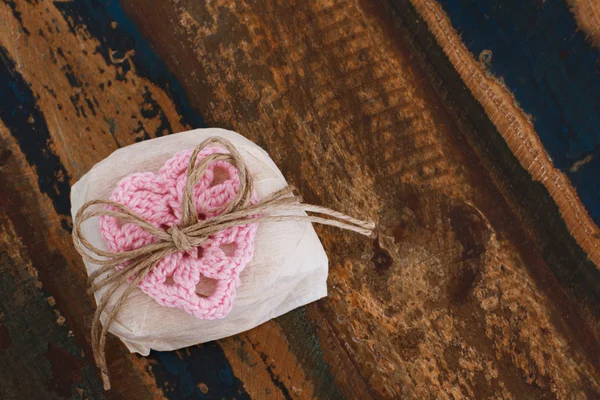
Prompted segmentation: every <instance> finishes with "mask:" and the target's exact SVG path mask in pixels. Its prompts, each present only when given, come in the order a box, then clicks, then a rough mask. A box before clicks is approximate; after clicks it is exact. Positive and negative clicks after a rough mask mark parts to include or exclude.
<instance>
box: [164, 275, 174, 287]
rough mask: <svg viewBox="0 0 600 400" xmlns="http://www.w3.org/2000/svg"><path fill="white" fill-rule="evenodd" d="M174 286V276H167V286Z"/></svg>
mask: <svg viewBox="0 0 600 400" xmlns="http://www.w3.org/2000/svg"><path fill="white" fill-rule="evenodd" d="M174 284H175V281H174V280H173V275H169V276H167V278H166V279H165V285H167V286H173V285H174Z"/></svg>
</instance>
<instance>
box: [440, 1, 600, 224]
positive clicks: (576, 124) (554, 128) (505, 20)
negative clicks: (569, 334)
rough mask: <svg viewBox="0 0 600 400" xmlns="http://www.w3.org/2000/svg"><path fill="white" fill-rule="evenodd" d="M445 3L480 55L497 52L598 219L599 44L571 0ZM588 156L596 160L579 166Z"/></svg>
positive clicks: (496, 62) (510, 82) (496, 60)
mask: <svg viewBox="0 0 600 400" xmlns="http://www.w3.org/2000/svg"><path fill="white" fill-rule="evenodd" d="M440 4H441V5H442V7H443V8H444V10H445V11H446V13H447V14H448V16H449V17H450V20H451V21H452V25H453V26H454V27H455V28H456V29H457V31H458V33H459V34H460V35H461V37H462V39H463V41H464V43H465V44H466V46H467V47H468V49H469V50H470V51H471V53H472V54H473V55H474V56H475V58H477V57H478V55H479V54H480V53H481V52H482V51H484V50H491V51H492V57H491V60H490V61H489V63H487V65H488V68H489V69H490V70H491V71H492V72H493V73H494V74H495V75H496V76H498V77H500V78H502V79H503V80H504V82H505V83H506V85H507V87H508V88H509V89H510V91H511V92H512V93H513V94H514V95H515V98H516V100H517V101H518V103H519V105H520V106H521V107H522V108H523V110H524V111H525V112H526V113H528V114H530V115H531V116H532V117H533V123H534V126H535V129H536V131H537V133H538V135H539V136H540V139H541V141H542V143H543V144H544V146H545V148H546V150H547V152H548V154H549V155H550V157H551V158H552V161H553V162H554V165H555V166H556V167H557V168H559V169H560V170H561V171H563V172H564V173H565V174H566V175H567V176H568V177H569V179H570V180H571V182H572V183H573V186H574V187H575V189H576V190H577V193H578V194H579V197H580V198H581V201H582V202H583V204H584V205H585V207H586V208H587V209H588V212H589V213H590V215H591V217H592V219H594V221H595V222H596V223H597V224H599V225H600V50H599V49H597V48H595V47H593V46H592V45H591V44H590V43H589V42H587V41H586V40H585V34H584V33H583V32H581V31H578V29H577V24H576V21H575V19H574V16H573V14H572V13H571V12H570V10H569V8H568V5H567V2H565V1H561V0H546V1H543V2H542V1H518V0H507V1H502V2H500V1H493V0H440ZM588 156H591V160H589V161H588V162H587V163H585V164H581V165H580V166H579V167H578V168H574V166H575V165H576V163H577V162H578V161H581V160H583V159H585V158H586V157H588ZM588 159H589V158H588Z"/></svg>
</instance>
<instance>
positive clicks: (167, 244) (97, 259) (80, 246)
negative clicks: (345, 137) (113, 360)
mask: <svg viewBox="0 0 600 400" xmlns="http://www.w3.org/2000/svg"><path fill="white" fill-rule="evenodd" d="M211 144H218V145H220V146H222V147H224V148H225V149H227V151H228V152H229V153H214V154H211V155H208V156H206V157H205V158H203V159H201V160H199V161H198V162H196V159H197V157H198V154H199V153H200V151H201V150H202V149H204V148H205V147H206V146H209V145H211ZM219 160H224V161H227V162H229V163H230V164H232V165H233V166H234V167H235V168H237V170H238V176H239V180H240V186H239V190H238V192H237V194H236V196H235V197H234V199H233V201H231V202H230V203H229V204H227V205H226V206H224V208H223V209H222V210H219V211H220V213H219V214H218V215H216V216H214V217H213V218H210V219H206V220H198V215H197V214H196V205H195V202H194V198H193V189H194V186H195V185H196V183H197V182H198V181H199V180H200V179H201V178H202V176H203V175H204V173H205V171H206V168H207V167H208V165H209V164H210V163H212V162H215V161H219ZM186 179H187V180H186V184H185V188H184V192H183V199H182V203H181V208H182V217H181V224H180V225H179V226H173V227H171V228H170V229H169V230H168V231H164V230H162V229H159V228H157V227H155V226H154V225H152V224H151V223H149V222H148V221H146V220H144V219H143V218H141V217H140V216H138V215H137V214H135V213H133V212H132V211H131V210H129V209H128V208H127V207H125V206H123V205H122V204H119V203H116V202H114V201H108V200H92V201H89V202H87V203H85V204H84V205H83V206H82V207H81V208H80V209H79V211H78V212H77V215H76V217H75V223H74V226H73V243H74V245H75V249H76V250H77V251H78V252H79V253H80V254H81V256H82V257H83V258H84V259H85V260H87V261H90V262H92V263H94V264H97V265H100V268H98V269H97V270H96V271H94V272H93V273H91V274H90V276H89V285H90V288H89V289H88V293H90V294H93V293H94V292H96V291H98V290H101V289H105V288H106V292H105V293H104V295H103V296H102V297H101V298H100V301H98V304H97V308H96V312H95V313H94V318H93V321H92V351H93V354H94V359H95V361H96V364H97V365H98V368H99V369H100V373H101V375H102V381H103V384H104V389H105V390H109V389H110V380H109V376H108V367H107V365H106V355H105V346H106V335H107V333H108V329H109V327H110V325H111V323H112V322H113V321H114V320H115V318H116V316H117V314H118V313H119V311H120V309H121V307H122V306H123V304H124V302H125V301H126V300H127V298H128V296H129V295H130V294H131V293H132V292H133V290H134V289H135V288H136V287H137V286H138V284H139V283H140V282H141V281H142V280H143V279H144V277H146V276H147V275H148V273H149V272H150V271H151V270H152V269H153V268H154V267H155V266H156V264H157V263H158V262H159V261H160V260H161V259H163V258H164V257H166V256H168V255H170V254H173V253H176V252H180V251H188V250H191V249H192V248H195V247H198V246H201V245H202V244H204V243H205V242H207V241H208V239H209V237H210V235H213V234H215V233H217V232H220V231H222V230H224V229H226V228H229V227H232V226H238V225H247V224H251V223H256V222H272V221H280V222H285V221H306V222H315V223H319V224H324V225H331V226H336V227H338V228H342V229H347V230H351V231H354V232H357V233H360V234H362V235H365V236H371V235H372V234H373V230H374V229H375V224H374V223H373V222H367V221H361V220H358V219H355V218H352V217H349V216H347V215H345V214H342V213H339V212H337V211H333V210H330V209H327V208H324V207H319V206H314V205H310V204H304V203H302V199H301V198H300V197H298V196H295V195H294V194H293V187H291V186H287V187H285V188H284V189H281V190H279V191H277V192H275V193H273V194H272V195H270V196H268V197H266V198H265V199H262V200H261V201H259V202H258V203H256V204H251V203H250V199H251V196H252V193H253V191H254V183H253V180H252V176H251V175H250V173H249V172H248V170H247V169H246V165H245V164H244V162H243V160H242V158H241V156H240V154H239V153H238V151H237V150H236V148H235V147H234V146H233V145H232V144H231V143H230V142H229V141H227V140H225V139H223V138H219V137H212V138H209V139H207V140H205V141H203V142H202V143H201V144H200V145H198V146H197V147H196V149H195V150H194V152H193V153H192V155H191V157H190V162H189V165H188V169H187V174H186ZM96 205H104V206H105V207H103V208H99V209H96V210H91V209H90V208H91V207H93V206H96ZM106 206H109V207H106ZM293 211H305V212H312V213H316V214H321V215H323V216H328V217H330V218H331V219H329V218H323V217H319V216H314V215H293V214H292V215H285V213H286V212H293ZM273 213H277V214H279V215H272V214H273ZM102 215H107V216H110V217H113V218H117V219H119V220H120V221H121V222H122V223H129V224H134V225H137V226H139V227H140V228H142V229H143V230H145V231H146V232H148V233H150V234H152V235H153V236H155V237H156V238H157V241H155V242H154V243H151V244H148V245H145V246H143V247H140V248H137V249H134V250H129V251H123V252H110V251H105V250H102V249H100V248H98V247H96V246H94V245H93V244H91V243H90V242H89V241H88V240H87V239H86V238H85V237H84V236H83V235H82V233H81V225H82V224H83V223H84V222H85V221H87V220H89V219H90V218H94V217H98V216H102ZM117 267H119V269H117ZM107 273H108V275H107V276H105V274H107ZM102 276H104V277H103V278H102V279H99V278H100V277H102ZM123 285H125V286H126V288H125V291H124V292H123V293H122V294H120V295H119V296H118V297H117V300H116V302H115V304H114V307H113V308H112V309H110V310H108V311H107V315H106V320H105V323H104V324H101V323H100V316H101V315H102V313H103V312H104V311H105V310H106V307H107V305H108V304H109V300H110V299H111V298H112V297H113V296H114V295H115V293H116V292H117V290H118V289H119V288H120V287H121V286H123Z"/></svg>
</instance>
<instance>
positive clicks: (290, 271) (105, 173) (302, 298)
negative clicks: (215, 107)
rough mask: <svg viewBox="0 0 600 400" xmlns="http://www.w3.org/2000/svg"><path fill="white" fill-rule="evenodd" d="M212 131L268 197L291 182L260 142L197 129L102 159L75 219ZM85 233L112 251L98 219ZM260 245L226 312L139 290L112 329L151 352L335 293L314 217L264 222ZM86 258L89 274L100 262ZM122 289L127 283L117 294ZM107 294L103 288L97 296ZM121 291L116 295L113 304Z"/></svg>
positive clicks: (77, 192) (84, 182) (80, 187)
mask: <svg viewBox="0 0 600 400" xmlns="http://www.w3.org/2000/svg"><path fill="white" fill-rule="evenodd" d="M212 136H220V137H223V138H225V139H227V140H229V141H230V142H231V143H232V144H233V145H234V146H235V147H236V148H237V149H238V151H239V152H240V154H241V156H242V158H243V159H244V161H245V163H246V165H247V167H248V169H249V171H250V173H251V174H252V177H253V178H254V182H255V188H256V192H257V194H258V196H259V197H260V198H264V197H265V196H267V195H269V194H271V193H273V192H275V191H276V190H279V189H282V188H283V187H285V186H286V185H287V183H286V181H285V178H284V177H283V175H282V174H281V172H280V171H279V169H278V168H277V166H276V165H275V163H274V162H273V160H271V158H270V157H269V155H268V154H267V153H266V152H265V151H264V150H263V149H261V148H260V147H258V146H257V145H256V144H254V143H252V142H250V141H249V140H247V139H246V138H244V137H243V136H241V135H239V134H237V133H235V132H232V131H228V130H224V129H217V128H210V129H196V130H192V131H188V132H182V133H178V134H175V135H169V136H164V137H160V138H156V139H152V140H147V141H144V142H140V143H136V144H133V145H131V146H128V147H124V148H122V149H119V150H117V151H115V152H114V153H112V154H111V155H110V156H108V157H107V158H106V159H105V160H103V161H101V162H99V163H98V164H96V165H95V166H94V167H93V168H92V169H91V170H90V171H89V172H88V173H87V174H85V175H84V176H83V177H82V178H81V179H80V180H79V181H78V182H77V183H75V185H73V187H72V189H71V215H72V216H73V218H74V217H75V215H76V213H77V210H79V208H80V207H81V206H82V205H83V204H84V203H85V202H87V201H89V200H94V199H108V198H109V197H110V194H111V193H112V191H113V189H114V188H115V186H116V185H117V183H118V182H119V181H120V180H121V179H122V178H123V177H125V176H126V175H129V174H131V173H133V172H145V171H151V172H157V171H158V170H159V168H160V167H161V166H162V165H163V164H164V163H165V161H167V160H168V159H169V158H171V157H172V156H173V155H174V154H175V153H177V152H178V151H181V150H186V149H193V148H194V147H196V146H197V145H198V144H200V143H201V142H202V141H203V140H205V139H207V138H209V137H212ZM298 214H299V215H305V213H304V212H298ZM82 234H83V235H84V236H85V237H86V238H87V239H88V240H89V241H90V242H91V243H92V244H93V245H95V246H97V247H99V248H101V249H104V250H106V249H107V247H106V243H105V242H104V240H103V239H102V237H101V236H100V229H99V225H98V218H92V219H91V220H89V221H87V222H85V223H84V224H83V227H82ZM254 246H255V251H254V258H253V259H252V261H251V262H250V263H249V264H248V265H247V266H246V268H245V269H244V271H243V272H242V273H241V276H240V280H241V283H240V287H239V288H238V291H237V297H236V298H235V300H234V302H233V308H232V310H231V312H230V313H229V314H228V315H227V316H226V317H225V318H223V319H220V320H201V319H198V318H196V317H194V316H192V315H190V314H187V313H186V312H184V311H183V310H180V309H177V308H168V307H163V306H161V305H159V304H158V303H156V302H155V301H154V300H153V299H151V298H150V297H149V296H147V295H145V294H144V293H143V292H142V291H141V290H139V289H137V290H135V291H134V292H133V293H132V294H131V295H130V296H129V298H128V300H127V301H126V302H125V305H124V306H123V307H122V309H121V311H120V312H119V314H118V316H117V319H116V320H115V321H114V322H113V323H112V324H111V326H110V329H109V332H111V333H112V334H114V335H116V336H118V337H119V338H120V339H121V340H122V341H123V342H124V343H125V345H127V347H128V348H129V350H130V351H131V352H137V353H140V354H142V355H148V353H149V352H150V349H155V350H161V351H168V350H175V349H180V348H182V347H187V346H191V345H194V344H198V343H203V342H207V341H210V340H216V339H220V338H224V337H227V336H231V335H235V334H237V333H240V332H244V331H246V330H249V329H252V328H254V327H255V326H257V325H260V324H262V323H263V322H265V321H268V320H270V319H272V318H275V317H278V316H279V315H282V314H285V313H286V312H288V311H291V310H293V309H294V308H297V307H300V306H303V305H305V304H308V303H310V302H313V301H316V300H318V299H320V298H322V297H325V296H327V271H328V261H327V255H326V254H325V251H324V249H323V246H322V245H321V242H320V240H319V238H318V237H317V234H316V233H315V231H314V229H313V227H312V225H311V224H310V223H308V222H296V221H294V222H261V223H259V226H258V230H257V234H256V239H255V242H254ZM84 262H85V266H86V268H87V273H88V275H89V274H90V273H92V272H93V271H95V270H96V269H97V268H98V265H96V264H93V263H90V262H88V261H84ZM122 290H124V287H122V288H121V290H120V291H118V292H117V295H118V294H119V293H121V292H122ZM102 293H103V291H99V292H97V293H95V297H96V301H98V300H99V299H100V297H101V295H102ZM116 297H117V296H113V300H112V301H113V302H114V301H115V299H116ZM110 307H111V305H110V304H109V306H108V308H110ZM102 320H103V321H104V319H102Z"/></svg>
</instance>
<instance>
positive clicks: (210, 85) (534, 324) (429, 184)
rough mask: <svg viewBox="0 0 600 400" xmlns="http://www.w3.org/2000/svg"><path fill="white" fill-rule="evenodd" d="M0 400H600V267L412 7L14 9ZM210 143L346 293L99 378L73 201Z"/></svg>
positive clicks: (227, 4)
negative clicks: (134, 168) (165, 155)
mask: <svg viewBox="0 0 600 400" xmlns="http://www.w3.org/2000/svg"><path fill="white" fill-rule="evenodd" d="M0 88H1V92H0V93H1V96H0V193H1V194H0V398H1V399H53V398H71V397H74V398H82V399H83V398H102V397H106V398H115V399H117V398H122V399H146V398H162V397H166V398H173V399H176V398H227V399H233V398H235V399H244V398H253V399H279V398H286V399H310V398H319V399H340V398H349V399H371V398H382V399H383V398H390V399H391V398H418V399H422V398H478V399H479V398H481V399H483V398H507V399H508V398H515V399H516V398H528V399H533V398H561V399H567V398H573V399H575V398H586V397H587V398H600V369H599V368H600V347H599V346H598V341H597V328H598V323H597V322H598V320H597V318H596V316H597V315H599V313H598V312H597V309H598V307H599V304H600V303H599V302H598V301H597V300H598V295H597V293H600V291H598V287H599V285H598V282H600V281H599V280H598V271H597V269H595V268H594V267H593V265H590V263H589V261H587V259H586V257H585V255H584V254H583V253H582V252H581V250H580V249H579V248H578V247H577V245H576V244H575V243H574V242H573V240H572V238H571V237H570V235H569V234H568V231H567V230H566V228H565V226H564V223H563V222H562V220H561V219H560V217H559V214H558V211H557V209H556V207H555V206H554V205H553V203H552V201H551V200H550V199H549V197H548V195H547V193H545V192H544V191H543V189H542V188H541V186H540V185H539V184H534V183H533V182H532V181H531V178H530V177H529V175H528V174H527V173H526V172H525V171H524V170H523V169H522V168H521V167H520V165H519V164H518V163H517V162H516V160H515V159H514V157H513V156H512V153H511V152H510V151H509V150H508V148H507V147H506V145H505V143H504V142H503V140H502V138H501V137H500V136H499V135H498V133H497V132H495V128H494V127H493V125H491V123H490V122H489V120H488V119H487V118H486V117H485V113H484V112H483V110H482V109H481V107H480V105H479V104H478V103H477V102H476V101H475V100H474V99H473V98H472V97H471V95H470V93H469V92H468V91H467V90H466V88H465V86H464V85H463V84H462V81H460V79H459V78H458V76H457V74H456V72H455V71H454V69H453V68H452V66H451V65H450V64H449V62H448V61H447V60H446V59H445V57H444V55H443V53H442V52H441V50H440V49H439V47H438V46H437V44H436V42H435V40H434V38H433V37H432V36H431V34H430V32H429V31H428V30H427V29H426V27H425V26H424V24H423V23H422V21H421V20H420V18H419V16H418V15H417V14H416V12H415V10H414V8H413V7H412V6H411V4H410V3H409V2H408V1H406V0H388V1H385V2H377V1H366V0H337V1H331V0H309V1H304V0H296V1H270V0H264V1H262V0H247V1H246V0H245V1H239V2H233V1H224V0H216V1H211V2H208V4H207V3H205V2H199V1H196V0H164V1H152V2H151V1H143V0H124V1H121V2H118V1H116V0H98V1H91V0H81V1H80V0H76V1H67V0H60V1H43V0H40V1H28V0H17V1H8V0H5V1H3V2H0ZM202 126H218V127H224V128H228V129H233V130H236V131H238V132H240V133H242V134H243V135H244V136H246V137H248V138H249V139H251V140H253V141H255V142H256V143H257V144H259V145H260V146H262V147H263V148H265V149H266V150H267V151H268V152H269V153H270V155H271V156H272V157H273V159H274V160H275V162H276V164H277V165H278V166H279V167H280V168H281V170H282V171H283V173H284V175H285V176H286V177H287V178H288V180H289V181H290V183H291V184H293V185H295V186H296V187H297V188H299V191H300V192H301V193H302V194H303V195H304V197H305V199H307V201H309V202H311V203H315V204H323V205H327V206H330V207H332V208H335V209H338V210H341V211H344V212H347V213H349V214H351V215H365V216H367V217H369V218H372V219H374V220H376V221H377V222H378V224H379V230H380V234H379V237H378V238H377V239H375V240H369V239H365V238H363V237H360V236H358V235H351V234H344V233H343V232H340V231H337V230H335V229H329V228H324V227H316V229H317V231H318V233H319V235H320V237H321V239H322V241H323V243H324V246H325V248H326V251H327V253H328V254H329V256H330V264H331V265H330V275H329V281H328V284H329V297H328V298H327V299H324V300H321V301H319V302H317V303H315V304H311V305H309V306H306V307H303V308H301V309H298V310H295V311H293V312H291V313H289V314H287V315H284V316H282V317H280V318H277V319H276V320H274V321H270V322H268V323H265V324H263V325H261V326H259V327H257V328H255V329H253V330H251V331H249V332H245V333H243V334H240V335H237V336H234V337H230V338H227V339H223V340H219V341H217V342H212V343H207V344H203V345H198V346H194V347H191V348H187V349H183V350H180V351H176V352H165V353H160V352H153V353H152V354H151V355H150V356H149V357H141V356H139V355H136V354H129V353H128V352H127V351H126V349H125V347H124V346H123V345H122V344H121V343H120V342H119V341H118V340H117V339H115V338H113V337H111V338H110V340H109V344H108V361H109V368H110V370H111V371H112V375H113V376H112V384H113V390H111V391H110V392H103V391H102V389H101V384H100V381H99V378H98V376H97V370H96V369H95V367H94V365H93V360H92V359H91V349H90V344H89V343H90V342H89V340H90V334H89V326H90V318H91V315H92V313H93V310H94V302H93V300H92V298H91V297H90V296H88V295H87V294H86V274H85V271H84V268H83V264H82V261H81V258H80V257H79V255H78V254H77V253H76V252H75V250H74V249H73V246H72V243H71V237H70V231H71V226H72V221H71V218H70V204H69V188H70V186H71V184H73V183H74V182H75V181H77V179H78V178H79V177H81V176H82V175H83V174H84V173H85V172H87V171H88V170H89V169H90V168H91V167H92V166H93V165H94V164H95V163H96V162H98V161H99V160H101V159H103V158H104V157H106V156H107V155H108V154H110V153H111V152H112V151H114V150H115V149H117V148H119V147H122V146H125V145H128V144H130V143H133V142H135V141H140V140H145V139H149V138H153V137H156V136H161V135H167V134H171V133H176V132H179V131H183V130H187V129H190V128H195V127H202Z"/></svg>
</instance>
